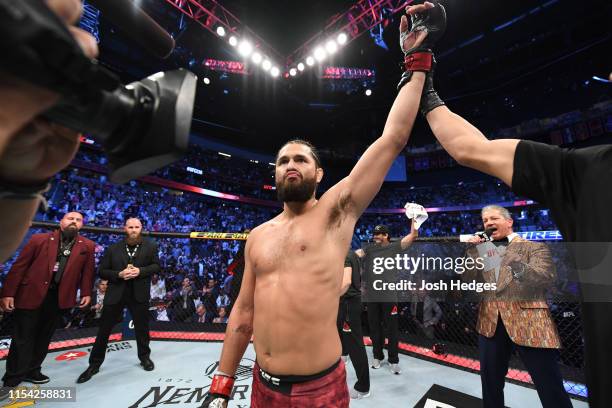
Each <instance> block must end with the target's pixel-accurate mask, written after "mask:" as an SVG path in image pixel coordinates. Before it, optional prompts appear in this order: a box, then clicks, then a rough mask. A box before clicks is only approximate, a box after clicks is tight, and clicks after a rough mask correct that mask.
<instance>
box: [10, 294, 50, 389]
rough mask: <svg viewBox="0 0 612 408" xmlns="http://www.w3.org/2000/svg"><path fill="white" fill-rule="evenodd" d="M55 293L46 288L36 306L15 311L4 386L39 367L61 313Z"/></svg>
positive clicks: (14, 384)
mask: <svg viewBox="0 0 612 408" xmlns="http://www.w3.org/2000/svg"><path fill="white" fill-rule="evenodd" d="M57 296H58V295H57V289H49V291H48V292H47V296H46V297H45V300H43V303H42V305H40V307H39V308H38V309H33V310H26V309H16V310H15V312H14V313H15V316H14V320H13V322H14V326H13V337H12V340H11V348H10V349H9V355H8V357H7V359H6V373H5V374H4V377H2V381H4V386H6V387H14V386H17V385H18V384H19V383H20V382H21V381H23V379H24V378H25V377H26V376H27V375H28V374H30V373H35V372H36V371H38V370H40V368H41V365H42V362H43V361H44V359H45V357H46V356H47V352H48V350H49V343H50V342H51V337H52V336H53V332H55V329H56V327H57V322H58V320H59V317H60V316H61V309H60V308H59V305H58V300H57Z"/></svg>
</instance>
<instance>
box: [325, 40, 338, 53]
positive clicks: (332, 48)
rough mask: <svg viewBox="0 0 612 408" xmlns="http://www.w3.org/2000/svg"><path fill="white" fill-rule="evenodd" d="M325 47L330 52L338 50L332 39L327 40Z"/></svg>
mask: <svg viewBox="0 0 612 408" xmlns="http://www.w3.org/2000/svg"><path fill="white" fill-rule="evenodd" d="M325 49H326V50H327V52H329V53H330V54H333V53H334V52H336V51H337V50H338V44H336V42H335V41H334V40H329V41H328V42H327V44H325Z"/></svg>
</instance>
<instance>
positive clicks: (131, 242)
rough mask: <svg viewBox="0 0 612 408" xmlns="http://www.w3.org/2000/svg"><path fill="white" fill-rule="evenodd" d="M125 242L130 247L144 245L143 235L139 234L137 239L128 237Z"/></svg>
mask: <svg viewBox="0 0 612 408" xmlns="http://www.w3.org/2000/svg"><path fill="white" fill-rule="evenodd" d="M125 242H127V244H128V245H138V244H140V243H142V235H141V234H138V235H136V236H135V237H132V236H130V235H126V236H125Z"/></svg>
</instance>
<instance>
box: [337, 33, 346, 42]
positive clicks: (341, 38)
mask: <svg viewBox="0 0 612 408" xmlns="http://www.w3.org/2000/svg"><path fill="white" fill-rule="evenodd" d="M347 40H348V37H347V35H346V34H345V33H340V34H338V44H340V45H344V44H346V41H347Z"/></svg>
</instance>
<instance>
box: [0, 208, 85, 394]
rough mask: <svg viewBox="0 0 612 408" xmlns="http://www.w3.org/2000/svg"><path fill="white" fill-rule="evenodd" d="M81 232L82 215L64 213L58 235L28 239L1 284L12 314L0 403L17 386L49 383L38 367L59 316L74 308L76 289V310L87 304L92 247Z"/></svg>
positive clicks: (6, 306) (5, 307) (4, 303)
mask: <svg viewBox="0 0 612 408" xmlns="http://www.w3.org/2000/svg"><path fill="white" fill-rule="evenodd" d="M81 227H83V216H82V215H81V214H80V213H78V212H69V213H67V214H66V215H64V217H63V218H62V220H61V221H60V228H59V230H56V231H53V232H48V233H45V234H34V235H32V238H30V240H29V241H28V243H27V244H26V245H25V246H24V247H23V249H22V250H21V253H20V254H19V257H18V258H17V260H16V261H15V263H14V264H13V266H12V267H11V270H10V271H9V273H8V275H7V276H6V279H5V280H4V285H3V287H2V292H1V294H0V297H1V299H0V303H1V306H2V310H4V311H5V312H12V313H14V320H13V322H14V323H13V324H14V326H13V337H12V340H11V348H10V350H9V355H8V358H7V360H6V373H5V374H4V377H3V378H2V380H3V382H4V387H3V389H2V393H1V395H0V399H3V398H6V396H7V395H8V390H9V389H10V387H15V386H17V385H19V383H21V382H22V381H26V382H30V383H34V384H44V383H47V382H49V377H47V376H46V375H44V374H42V373H41V365H42V362H43V360H44V359H45V357H46V356H47V350H48V349H49V343H50V341H51V336H52V335H53V332H54V331H55V328H56V325H57V322H58V318H59V317H60V315H61V312H62V311H64V310H66V309H70V308H72V307H74V306H76V298H77V289H78V290H80V294H81V301H80V303H79V307H80V308H84V307H86V306H87V305H88V304H89V302H90V300H91V290H92V287H93V280H94V252H95V251H94V250H95V243H94V242H93V241H90V240H89V239H87V238H84V237H82V236H80V235H79V230H80V229H81Z"/></svg>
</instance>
